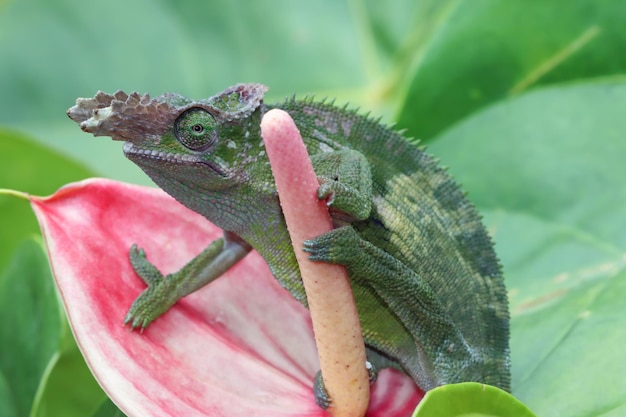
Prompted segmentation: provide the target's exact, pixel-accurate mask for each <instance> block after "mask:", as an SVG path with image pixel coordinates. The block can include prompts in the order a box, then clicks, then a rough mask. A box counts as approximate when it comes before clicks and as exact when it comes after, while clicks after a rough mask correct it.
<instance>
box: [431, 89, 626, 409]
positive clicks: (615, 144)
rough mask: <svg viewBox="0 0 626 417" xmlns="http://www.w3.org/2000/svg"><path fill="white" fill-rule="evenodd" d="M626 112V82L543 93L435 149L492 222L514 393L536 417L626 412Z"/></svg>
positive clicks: (485, 115) (477, 120)
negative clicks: (505, 292)
mask: <svg viewBox="0 0 626 417" xmlns="http://www.w3.org/2000/svg"><path fill="white" fill-rule="evenodd" d="M625 111H626V83H618V82H613V83H611V82H604V83H601V82H598V83H589V84H581V85H570V86H558V87H553V88H548V89H544V90H536V91H534V92H531V93H528V94H526V95H523V96H521V97H519V98H517V99H512V100H509V101H506V102H504V103H502V104H499V105H496V106H493V107H491V108H489V109H487V110H485V111H484V112H481V113H479V114H477V115H476V116H474V117H472V118H470V119H468V120H467V121H465V122H464V123H461V124H459V125H458V126H456V127H455V128H454V129H452V130H450V131H448V132H447V133H445V134H443V135H442V136H441V137H439V138H437V140H436V142H435V143H433V145H432V146H431V147H430V149H429V150H430V151H431V152H432V153H434V154H436V155H438V156H439V157H441V159H442V160H443V162H444V163H445V164H447V165H449V166H450V171H451V172H452V173H453V175H454V176H455V177H456V178H457V179H458V180H459V181H460V182H461V183H462V184H463V185H464V188H465V189H467V190H468V191H469V196H470V199H472V200H473V201H474V202H475V203H476V204H477V205H478V207H479V209H480V210H481V211H482V212H483V213H485V214H486V221H487V223H488V226H489V229H490V231H491V233H492V235H493V236H494V238H495V241H496V250H497V251H498V253H499V255H500V257H501V259H502V262H503V265H504V272H505V279H506V282H507V286H508V288H509V298H510V301H511V313H512V340H511V348H512V365H513V368H512V373H513V383H512V385H513V393H514V395H515V396H516V397H518V398H519V399H521V400H522V401H524V402H525V403H526V404H528V406H529V407H530V408H531V409H533V410H534V411H535V412H537V414H538V415H563V416H580V417H592V416H601V415H602V416H605V415H622V414H623V413H624V412H626V404H625V403H624V398H626V383H625V382H624V378H623V375H624V374H626V361H624V359H623V356H624V355H623V346H624V344H626V333H624V332H623V331H621V329H623V328H624V327H625V325H626V304H625V303H624V301H623V300H624V298H625V297H626V222H624V213H625V212H626V187H624V178H625V177H624V172H625V171H624V155H626V140H624V134H625V133H624V132H626V117H624V114H625ZM611 413H613V414H611Z"/></svg>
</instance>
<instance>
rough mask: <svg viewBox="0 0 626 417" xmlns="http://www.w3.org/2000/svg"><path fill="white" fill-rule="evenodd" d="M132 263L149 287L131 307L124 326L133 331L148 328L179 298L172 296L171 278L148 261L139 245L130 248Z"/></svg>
mask: <svg viewBox="0 0 626 417" xmlns="http://www.w3.org/2000/svg"><path fill="white" fill-rule="evenodd" d="M129 257H130V263H131V265H132V266H133V269H134V270H135V272H136V273H137V275H139V277H140V278H141V279H142V280H143V281H144V282H145V283H146V284H147V285H148V288H146V289H145V290H144V291H143V292H142V293H141V294H140V295H139V297H137V298H136V299H135V301H134V302H133V304H132V305H131V307H130V309H129V311H128V313H127V314H126V317H125V318H124V324H125V325H129V326H130V327H131V329H136V328H141V329H142V330H143V329H145V328H146V327H148V325H149V324H150V323H151V322H153V321H154V320H155V319H156V318H157V317H159V316H160V315H162V314H163V313H165V312H166V311H167V310H169V308H170V307H171V306H172V305H174V303H176V301H177V298H176V297H175V296H172V294H173V291H172V289H171V288H170V287H171V286H170V285H168V284H169V282H171V276H170V275H168V276H166V277H164V276H163V274H161V272H160V271H159V270H158V269H157V268H156V267H155V266H154V265H152V264H151V263H150V262H149V261H148V260H147V259H146V254H145V252H144V251H143V249H139V248H138V247H137V245H133V246H132V247H131V248H130V253H129Z"/></svg>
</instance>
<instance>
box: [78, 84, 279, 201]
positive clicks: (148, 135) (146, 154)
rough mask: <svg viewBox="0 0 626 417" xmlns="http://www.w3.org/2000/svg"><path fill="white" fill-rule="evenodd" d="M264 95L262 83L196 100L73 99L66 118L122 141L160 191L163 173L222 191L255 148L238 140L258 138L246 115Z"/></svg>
mask: <svg viewBox="0 0 626 417" xmlns="http://www.w3.org/2000/svg"><path fill="white" fill-rule="evenodd" d="M266 91H267V87H265V86H264V85H261V84H238V85H235V86H233V87H230V88H228V89H226V90H225V91H223V92H221V93H219V94H217V95H215V96H213V97H211V98H208V99H206V100H200V101H193V100H190V99H187V98H185V97H183V96H181V95H178V94H164V95H161V96H159V97H156V98H150V96H149V95H148V94H145V95H140V94H138V93H131V94H126V93H124V92H123V91H118V92H116V93H114V94H107V93H103V92H98V93H97V94H96V95H95V96H94V97H93V98H79V99H77V100H76V105H75V106H73V107H71V108H70V109H69V110H68V111H67V114H68V116H69V117H70V119H72V120H73V121H75V122H76V123H78V124H79V125H80V127H81V129H82V130H83V131H85V132H89V133H92V134H93V135H94V136H110V137H111V138H112V139H113V140H120V141H124V142H125V144H124V153H125V154H126V156H127V157H128V158H129V159H131V160H132V161H133V162H135V163H136V164H137V165H139V166H140V167H141V168H142V169H143V170H144V171H145V172H146V173H147V174H148V175H150V177H152V179H153V180H154V181H155V182H157V183H158V184H159V185H161V186H163V184H161V181H160V180H162V179H161V178H160V177H161V176H162V175H163V171H164V169H166V171H167V172H166V175H167V177H168V179H167V180H168V181H173V180H174V181H175V180H176V179H178V180H179V182H184V183H187V184H188V183H189V182H190V178H194V179H195V181H197V182H198V183H199V184H202V185H203V187H217V188H220V187H221V186H224V187H225V186H232V185H233V182H232V180H231V179H232V177H233V176H234V175H235V174H236V173H237V172H241V171H242V170H243V168H242V167H241V166H238V164H240V163H241V161H242V160H243V159H242V158H240V155H241V152H243V151H244V150H243V148H244V147H247V148H248V150H249V147H250V146H255V145H250V144H242V143H237V140H238V139H239V140H254V139H255V138H256V137H258V122H257V124H256V126H254V123H252V121H251V119H252V118H251V117H250V116H251V115H253V113H254V112H255V110H257V108H259V107H260V106H261V104H262V99H263V95H264V94H265V92H266ZM251 133H254V134H251ZM257 146H258V145H257ZM166 167H167V168H166ZM177 176H179V177H180V178H176V177H177ZM192 181H193V180H192ZM220 184H222V185H220ZM214 189H215V188H214Z"/></svg>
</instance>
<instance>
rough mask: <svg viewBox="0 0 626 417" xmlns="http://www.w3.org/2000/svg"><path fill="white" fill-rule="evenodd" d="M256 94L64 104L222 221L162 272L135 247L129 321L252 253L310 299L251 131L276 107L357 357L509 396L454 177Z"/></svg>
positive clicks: (490, 305)
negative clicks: (301, 151) (293, 135)
mask: <svg viewBox="0 0 626 417" xmlns="http://www.w3.org/2000/svg"><path fill="white" fill-rule="evenodd" d="M266 91H267V87H265V86H263V85H260V84H239V85H236V86H234V87H231V88H228V89H227V90H225V91H223V92H222V93H219V94H217V95H216V96H214V97H211V98H209V99H205V100H200V101H193V100H189V99H187V98H185V97H182V96H180V95H177V94H164V95H162V96H159V97H156V98H154V99H152V98H150V96H149V95H147V94H146V95H139V94H137V93H132V94H130V95H128V94H126V93H123V92H121V91H118V92H117V93H115V94H113V95H110V94H105V93H102V92H98V93H97V94H96V96H95V97H94V98H88V99H82V98H81V99H78V100H77V104H76V106H74V107H72V108H70V109H69V110H68V115H69V117H70V118H71V119H72V120H74V121H75V122H76V123H78V124H80V127H81V128H82V129H83V130H84V131H86V132H90V133H92V134H93V135H94V136H110V137H111V138H112V139H114V140H121V141H124V142H125V143H124V153H125V155H126V156H127V157H128V158H129V159H130V160H131V161H133V162H135V163H136V164H137V165H139V167H141V169H142V170H143V171H145V173H146V174H148V175H149V176H150V177H151V178H152V180H153V181H154V182H155V183H156V184H157V185H159V186H160V187H161V188H162V189H163V190H165V191H166V192H167V193H169V194H170V195H172V196H173V197H174V198H175V199H176V200H178V201H179V202H180V203H182V204H184V205H185V206H187V207H188V208H190V209H191V210H193V211H196V212H198V213H200V214H202V215H203V216H204V217H206V218H207V219H208V220H209V221H211V222H212V223H214V224H215V225H217V226H219V227H220V228H222V229H223V230H224V237H223V238H222V239H219V240H217V241H215V242H213V243H211V245H210V246H209V247H208V248H207V249H205V250H204V251H203V252H202V253H201V254H200V255H198V256H197V257H196V258H194V259H193V260H191V261H190V262H189V263H188V264H187V265H186V266H185V267H183V268H182V269H181V270H180V271H178V272H176V273H174V274H171V275H168V276H165V277H164V276H163V275H162V274H161V273H160V272H159V271H158V270H157V269H156V268H155V267H154V266H153V265H152V264H150V263H149V262H148V261H147V259H146V255H145V254H144V252H143V250H139V249H137V247H136V246H133V247H132V248H131V250H130V258H131V263H132V265H133V267H134V269H135V271H136V272H137V273H138V275H139V276H140V277H141V278H142V279H143V280H144V282H145V283H146V284H147V285H148V288H147V289H146V290H145V291H144V292H143V293H142V294H141V295H140V296H139V297H138V298H137V299H136V300H135V302H134V303H133V305H132V306H131V308H130V311H129V312H128V315H127V317H126V321H125V322H126V323H127V324H129V325H130V326H131V327H133V328H136V327H142V328H143V327H146V326H148V325H149V323H150V322H151V321H153V320H154V319H156V318H157V317H158V316H160V315H161V314H163V313H164V312H166V311H167V310H168V309H169V308H170V307H171V306H172V305H173V304H174V303H176V301H177V300H179V299H180V298H181V297H183V296H185V295H187V294H189V293H191V292H193V291H195V290H197V289H198V288H200V287H202V286H204V285H206V284H207V283H209V282H211V281H212V280H214V279H216V278H218V277H219V276H220V275H221V274H222V273H223V272H224V271H226V270H227V269H228V268H230V267H231V266H232V265H234V264H235V263H236V262H237V261H239V260H240V259H241V258H243V257H244V256H245V255H246V254H247V253H248V252H249V251H250V250H251V249H252V248H253V249H255V250H257V251H258V252H259V253H260V254H261V255H262V256H263V258H264V259H265V260H266V262H267V263H268V264H269V267H270V269H271V271H272V273H273V274H274V276H275V277H276V279H278V281H279V282H280V283H281V285H282V286H283V287H285V288H286V289H287V290H289V292H290V293H291V294H292V295H293V296H294V297H295V298H296V299H297V300H299V301H300V302H301V303H303V304H304V305H306V297H305V292H304V288H303V286H302V281H301V278H300V272H299V268H298V264H297V262H296V258H295V254H294V251H293V248H292V246H291V241H290V238H289V234H288V231H287V228H286V225H285V221H284V218H283V215H282V211H281V208H280V205H279V200H278V196H277V193H276V187H275V184H274V179H273V177H272V173H271V169H270V165H269V161H268V159H267V156H266V154H265V151H264V144H263V140H262V138H261V133H260V127H259V125H260V122H261V118H262V117H263V114H264V113H265V112H266V111H268V110H269V109H272V108H280V109H283V110H285V111H286V112H288V113H289V114H290V116H291V117H292V118H293V120H294V121H295V123H296V125H297V126H298V128H299V130H300V133H301V134H302V137H303V140H304V142H305V145H306V147H307V150H308V152H309V154H310V155H311V159H312V161H313V166H314V169H315V172H316V174H317V176H318V179H319V181H320V184H321V185H320V188H319V191H318V197H319V198H320V199H326V201H327V203H328V205H329V207H330V210H331V216H332V217H333V222H334V224H335V229H334V230H333V231H331V232H329V233H327V234H324V235H322V236H320V237H318V238H316V239H313V240H310V241H307V242H306V243H305V247H304V248H303V249H304V250H305V251H307V252H309V254H310V258H311V259H313V260H316V261H321V262H330V263H337V264H342V265H345V266H346V267H347V270H348V274H349V276H350V281H351V284H352V288H353V291H354V295H355V299H356V303H357V308H358V312H359V317H360V320H361V324H362V328H363V337H364V339H365V344H366V347H367V355H368V360H369V361H370V362H371V363H372V364H373V365H374V366H375V367H376V368H379V369H380V368H384V367H389V366H392V367H396V368H399V369H401V370H403V371H404V372H406V373H407V374H408V375H409V376H410V377H411V378H412V379H413V380H414V381H415V382H416V383H417V385H418V386H419V387H420V388H422V389H423V390H425V391H426V390H430V389H432V388H434V387H437V386H439V385H443V384H449V383H456V382H465V381H476V382H482V383H486V384H490V385H495V386H497V387H500V388H502V389H504V390H507V391H508V390H510V360H509V313H508V302H507V295H506V290H505V287H504V282H503V278H502V274H501V269H500V266H499V263H498V259H497V257H496V255H495V253H494V250H493V245H492V242H491V240H490V238H489V236H488V234H487V232H486V230H485V228H484V226H483V225H482V223H481V219H480V217H479V215H478V214H477V212H476V210H475V209H474V207H473V206H472V204H471V203H470V202H469V201H468V199H467V198H466V197H465V195H464V193H463V192H462V191H461V189H460V188H459V186H458V185H457V184H456V183H455V182H454V181H453V180H452V178H451V177H450V176H449V175H448V174H447V173H446V171H445V170H444V169H443V168H441V167H440V166H439V165H438V163H437V161H436V160H435V159H433V158H432V157H431V156H429V155H428V154H426V153H424V152H423V150H422V149H420V148H418V147H417V146H416V145H414V144H412V143H410V142H409V141H407V140H406V139H405V138H404V137H402V136H401V134H400V133H397V132H394V131H392V130H391V129H389V128H387V127H385V126H383V125H382V124H380V123H379V122H378V121H376V120H372V119H370V118H368V117H367V116H362V115H359V114H357V112H356V111H351V110H348V109H346V108H345V107H344V108H338V107H334V106H333V105H332V103H330V104H328V103H324V102H315V101H314V100H313V99H304V100H295V98H291V99H288V100H286V101H285V102H283V103H280V104H276V105H268V104H265V103H263V95H264V94H265V92H266ZM318 400H319V398H318ZM318 402H319V401H318ZM322 403H324V401H323V400H322Z"/></svg>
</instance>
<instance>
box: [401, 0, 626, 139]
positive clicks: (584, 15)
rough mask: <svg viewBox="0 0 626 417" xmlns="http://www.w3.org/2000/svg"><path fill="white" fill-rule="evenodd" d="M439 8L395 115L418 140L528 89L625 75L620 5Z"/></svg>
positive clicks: (515, 0)
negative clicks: (438, 18) (437, 19)
mask: <svg viewBox="0 0 626 417" xmlns="http://www.w3.org/2000/svg"><path fill="white" fill-rule="evenodd" d="M436 1H439V0H436ZM445 4H447V5H448V6H449V7H448V8H447V9H443V8H442V10H444V11H445V12H446V13H447V15H445V17H443V18H441V19H440V20H439V21H438V23H439V25H438V26H437V27H436V28H434V30H432V31H431V32H430V33H429V34H428V37H427V38H424V39H422V41H423V42H425V43H426V44H421V45H416V46H418V48H416V49H415V52H416V53H417V54H418V57H417V59H418V62H417V64H416V65H414V67H413V69H412V72H411V74H409V76H410V77H412V79H411V80H410V82H409V83H408V90H407V91H406V96H405V99H404V103H403V104H402V106H401V111H400V113H399V115H398V125H399V127H401V128H407V129H408V130H409V132H410V133H411V135H413V136H415V137H417V138H420V139H422V140H427V139H429V138H431V137H432V136H434V135H436V134H437V133H439V132H440V131H442V130H443V129H445V128H447V127H449V126H451V125H452V124H453V123H455V122H457V121H458V120H460V119H462V118H464V117H466V116H468V115H470V114H471V113H472V112H474V111H476V110H478V109H480V108H482V107H484V106H486V105H488V104H490V103H493V102H495V101H499V100H502V99H505V98H507V97H511V96H515V95H518V94H520V93H522V92H524V91H526V90H528V89H529V88H532V87H535V86H538V85H546V84H552V83H557V82H562V81H566V80H581V79H585V78H590V77H596V76H600V75H612V74H623V73H624V72H625V71H626V54H623V53H618V52H617V51H619V50H621V48H622V47H623V45H624V43H625V42H626V25H624V24H623V22H624V21H625V20H626V8H624V7H623V6H624V4H623V1H621V0H603V1H597V0H576V1H568V2H563V1H562V0H543V1H527V0H507V1H492V0H467V1H450V2H445ZM405 86H406V84H404V85H401V88H402V87H405ZM401 94H402V93H401Z"/></svg>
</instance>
